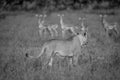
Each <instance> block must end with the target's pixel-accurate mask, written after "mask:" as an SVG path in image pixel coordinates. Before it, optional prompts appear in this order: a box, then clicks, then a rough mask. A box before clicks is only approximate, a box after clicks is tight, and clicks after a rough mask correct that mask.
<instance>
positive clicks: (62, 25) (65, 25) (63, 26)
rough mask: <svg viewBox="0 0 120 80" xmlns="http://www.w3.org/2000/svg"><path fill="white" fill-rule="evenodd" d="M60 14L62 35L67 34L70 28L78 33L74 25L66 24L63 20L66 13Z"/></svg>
mask: <svg viewBox="0 0 120 80" xmlns="http://www.w3.org/2000/svg"><path fill="white" fill-rule="evenodd" d="M58 16H59V17H60V24H61V29H62V35H63V36H65V32H66V31H68V30H70V31H71V32H72V33H73V34H75V35H76V32H75V29H74V26H72V25H68V24H65V23H64V22H63V17H64V14H61V15H60V14H58Z"/></svg>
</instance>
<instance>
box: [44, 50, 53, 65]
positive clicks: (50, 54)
mask: <svg viewBox="0 0 120 80" xmlns="http://www.w3.org/2000/svg"><path fill="white" fill-rule="evenodd" d="M53 54H54V51H53V50H51V49H46V51H45V56H46V61H45V63H44V66H43V67H46V66H47V65H48V66H52V63H53Z"/></svg>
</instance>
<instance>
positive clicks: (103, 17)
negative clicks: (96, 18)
mask: <svg viewBox="0 0 120 80" xmlns="http://www.w3.org/2000/svg"><path fill="white" fill-rule="evenodd" d="M100 17H101V22H102V25H103V27H104V29H105V32H108V31H109V30H114V31H115V32H116V34H118V30H117V23H116V22H115V23H114V24H109V23H108V22H107V21H106V17H107V15H100Z"/></svg>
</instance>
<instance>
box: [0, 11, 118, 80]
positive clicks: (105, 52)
mask: <svg viewBox="0 0 120 80" xmlns="http://www.w3.org/2000/svg"><path fill="white" fill-rule="evenodd" d="M60 13H64V14H65V15H66V16H65V18H64V19H65V22H67V23H72V24H74V25H79V24H80V22H79V21H78V20H77V18H78V17H83V16H85V17H86V22H85V23H86V25H87V26H88V33H89V34H88V45H87V46H86V47H85V48H84V49H82V53H83V54H82V55H80V56H79V60H78V65H77V66H75V67H72V66H70V65H69V58H65V59H61V58H59V57H57V56H55V58H54V61H53V67H51V68H50V67H49V66H46V67H45V68H44V69H43V70H42V65H43V64H44V62H45V55H43V56H42V57H41V58H38V59H28V58H26V56H25V50H26V49H28V48H31V47H40V48H41V45H42V44H43V43H44V42H45V41H46V40H49V39H50V37H49V33H48V34H47V36H48V37H41V36H40V35H39V32H38V25H37V18H36V17H35V16H34V14H32V13H30V14H29V13H22V14H21V13H18V14H17V15H7V16H6V17H4V16H3V17H4V18H1V20H0V44H1V45H0V74H2V75H0V80H119V79H120V77H119V75H120V73H119V70H120V69H119V67H118V66H119V62H120V57H119V55H118V53H119V41H118V42H114V40H113V39H112V38H114V37H107V36H106V35H107V34H106V33H105V32H104V29H103V27H102V24H101V22H100V21H101V20H100V17H99V15H98V14H93V13H90V14H89V13H83V12H81V11H75V12H72V11H71V13H70V12H66V11H62V12H60ZM57 14H58V12H55V13H51V14H50V15H49V16H48V18H47V19H46V22H49V23H51V24H54V23H57V24H59V18H58V17H56V15H57ZM115 16H116V15H115ZM117 16H119V15H117ZM109 17H111V16H109ZM115 20H119V19H117V17H116V19H115ZM76 31H79V30H76ZM58 32H60V29H58ZM69 35H70V33H68V35H67V37H68V36H69ZM55 39H62V37H61V33H60V34H59V36H58V37H55Z"/></svg>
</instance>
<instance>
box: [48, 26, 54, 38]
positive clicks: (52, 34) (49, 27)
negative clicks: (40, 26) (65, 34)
mask: <svg viewBox="0 0 120 80" xmlns="http://www.w3.org/2000/svg"><path fill="white" fill-rule="evenodd" d="M48 29H49V32H50V35H51V37H54V33H53V31H52V27H51V26H48Z"/></svg>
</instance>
